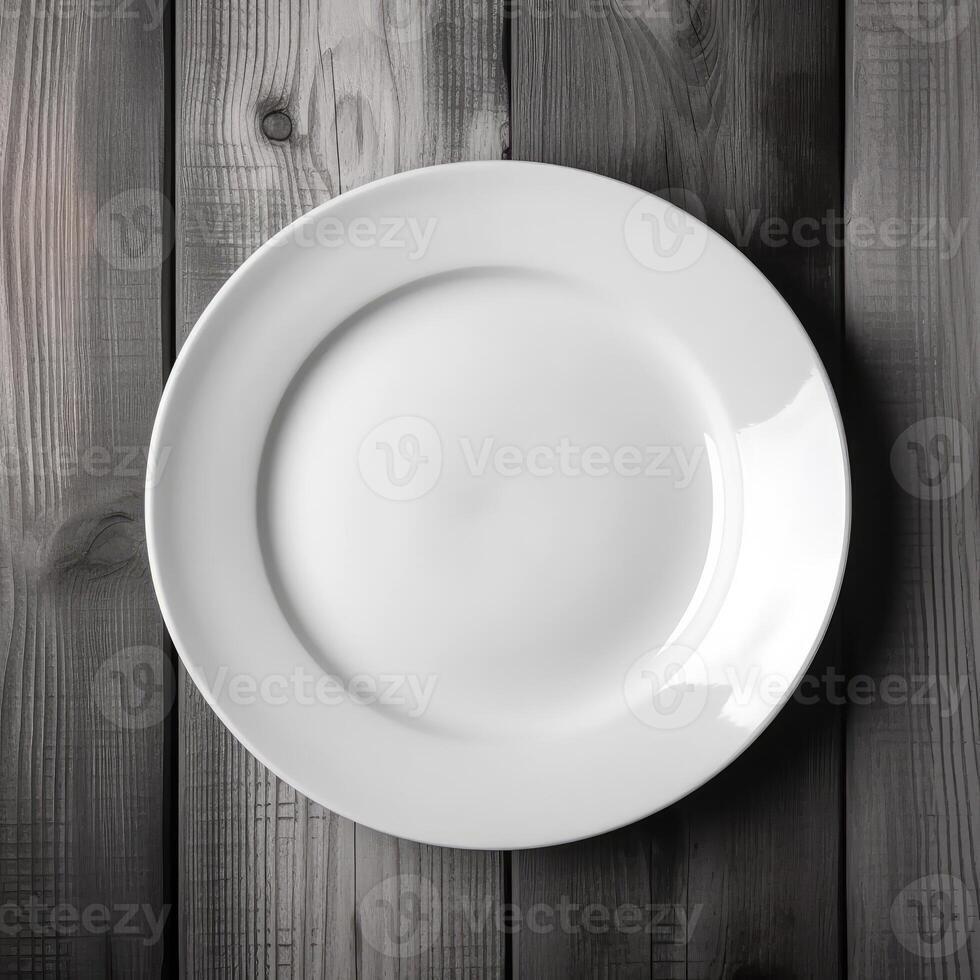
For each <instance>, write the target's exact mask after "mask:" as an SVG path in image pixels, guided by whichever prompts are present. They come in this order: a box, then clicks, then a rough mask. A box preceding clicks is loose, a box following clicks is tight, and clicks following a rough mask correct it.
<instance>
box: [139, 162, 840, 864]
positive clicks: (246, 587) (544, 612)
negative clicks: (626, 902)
mask: <svg viewBox="0 0 980 980" xmlns="http://www.w3.org/2000/svg"><path fill="white" fill-rule="evenodd" d="M151 459H152V460H154V465H153V467H152V468H151V472H150V474H149V477H148V488H147V496H146V513H147V534H148V541H149V553H150V561H151V567H152V571H153V580H154V582H155V584H156V588H157V592H158V594H159V597H160V601H161V605H162V607H163V611H164V616H165V618H166V622H167V625H168V626H169V628H170V631H171V634H172V636H173V639H174V641H175V643H176V645H177V649H178V650H179V651H180V654H181V656H182V658H183V660H184V663H185V665H186V666H187V669H188V671H189V673H190V675H191V677H192V678H193V679H194V681H195V683H196V684H197V685H198V686H199V687H200V689H201V690H202V692H203V693H204V695H205V697H206V698H207V699H208V701H209V702H210V703H211V705H212V706H213V708H214V709H215V711H217V713H218V715H219V716H220V717H221V719H222V720H223V721H224V722H225V724H226V725H227V726H228V727H229V728H230V729H231V730H232V731H233V732H234V733H235V734H236V735H237V737H238V738H239V739H240V740H241V741H242V743H243V744H244V745H245V746H246V747H247V748H248V749H249V750H250V751H251V752H253V753H254V754H255V755H256V756H257V757H258V758H259V759H260V760H261V761H262V762H263V763H264V764H265V765H266V766H268V767H269V768H270V769H272V770H273V771H274V772H276V773H277V774H279V775H280V776H282V777H283V778H285V779H286V780H288V781H289V782H290V783H292V784H293V785H294V786H295V787H296V788H297V789H299V790H300V791H301V792H303V793H305V794H306V795H307V796H310V797H312V798H313V799H315V800H318V801H320V802H322V803H323V804H325V805H326V806H327V807H329V808H330V809H332V810H334V811H336V812H338V813H341V814H344V815H346V816H348V817H351V818H353V819H355V820H358V821H361V822H363V823H365V824H368V825H370V826H372V827H375V828H378V829H380V830H383V831H387V832H389V833H392V834H398V835H400V836H403V837H408V838H413V839H417V840H422V841H428V842H433V843H437V844H446V845H454V846H463V847H488V848H489V847H508V848H510V847H530V846H536V845H541V844H547V843H555V842H559V841H565V840H572V839H575V838H579V837H584V836H587V835H591V834H595V833H598V832H600V831H603V830H608V829H611V828H613V827H616V826H619V825H622V824H625V823H627V822H629V821H632V820H635V819H637V818H640V817H642V816H644V815H646V814H648V813H651V812H653V811H655V810H657V809H659V808H661V807H663V806H666V805H667V804H669V803H671V802H672V801H674V800H676V799H678V798H679V797H681V796H683V795H684V794H686V793H688V792H690V791H691V790H692V789H694V788H695V787H697V786H699V785H700V784H701V783H703V782H705V780H707V779H708V778H709V777H711V776H712V775H713V774H715V773H717V772H718V771H719V770H720V769H722V768H723V767H724V766H725V765H726V764H727V763H728V762H730V761H731V760H732V759H733V758H734V757H735V756H737V755H738V754H739V753H740V752H741V751H742V750H743V749H744V748H745V747H746V746H747V745H748V744H749V743H750V742H751V741H752V740H753V739H754V738H755V737H756V736H757V735H758V734H759V733H760V731H762V729H763V728H765V726H766V724H767V723H768V722H769V721H770V720H771V718H772V717H773V716H774V715H775V714H776V712H777V711H778V709H779V708H780V706H781V705H782V704H783V703H784V702H785V700H786V699H787V698H788V697H789V696H790V694H791V693H792V690H793V688H794V686H795V685H796V683H797V682H798V680H799V679H800V677H801V676H802V674H803V672H804V671H805V669H806V667H807V665H808V664H809V662H810V659H811V657H812V655H813V653H814V651H815V649H816V647H817V645H818V643H819V641H820V638H821V636H822V634H823V632H824V629H825V627H826V625H827V621H828V619H829V617H830V613H831V610H832V608H833V605H834V602H835V599H836V596H837V592H838V588H839V584H840V579H841V574H842V570H843V564H844V558H845V553H846V547H847V536H848V520H849V487H848V468H847V461H846V453H845V446H844V438H843V434H842V428H841V422H840V417H839V415H838V411H837V407H836V404H835V401H834V397H833V394H832V391H831V388H830V386H829V384H828V381H827V378H826V375H825V373H824V371H823V368H822V367H821V365H820V362H819V360H818V358H817V355H816V354H815V352H814V350H813V347H812V346H811V344H810V342H809V340H808V339H807V337H806V335H805V334H804V332H803V330H802V329H801V327H800V324H799V322H798V321H797V320H796V318H795V317H794V316H793V314H792V313H791V311H790V310H789V308H788V307H787V305H786V304H785V303H784V302H783V300H782V299H781V298H780V297H779V295H778V294H777V293H776V291H775V290H774V289H773V288H772V286H770V285H769V283H768V282H767V281H766V280H765V279H764V278H763V277H762V276H761V275H760V274H759V273H758V272H757V271H756V269H755V268H754V267H753V266H752V265H751V264H750V263H749V262H748V261H747V260H746V259H744V258H743V257H742V256H741V255H740V254H739V253H738V252H737V251H736V250H735V249H733V248H732V247H731V246H729V245H728V244H727V243H726V242H725V241H724V240H723V239H721V238H720V237H719V236H717V235H715V234H714V233H712V232H710V231H709V230H708V229H707V228H706V227H705V226H704V225H702V224H700V223H698V222H696V221H695V220H694V219H692V218H690V217H688V216H687V215H686V214H685V213H684V212H682V211H679V210H677V209H676V208H674V207H672V206H671V205H669V204H667V203H665V202H664V201H662V200H660V199H659V198H656V197H651V196H649V195H647V194H643V193H641V192H640V191H638V190H636V189H635V188H632V187H629V186H627V185H625V184H620V183H617V182H615V181H611V180H607V179H604V178H600V177H596V176H594V175H591V174H587V173H583V172H580V171H576V170H569V169H564V168H559V167H550V166H544V165H538V164H526V163H511V162H498V163H474V164H455V165H451V166H444V167H434V168H430V169H426V170H419V171H415V172H412V173H405V174H401V175H399V176H397V177H392V178H390V179H387V180H382V181H379V182H377V183H374V184H371V185H369V186H367V187H364V188H362V189H360V190H357V191H354V192H352V193H349V194H345V195H343V196H342V197H339V198H337V199H336V200H333V201H331V202H329V203H328V204H326V205H324V206H322V207H320V208H318V209H317V210H315V211H313V212H311V213H310V214H308V215H306V216H305V217H303V218H301V219H300V220H299V221H297V222H295V223H294V224H293V225H291V226H289V227H288V228H287V229H285V230H284V231H283V232H281V233H280V234H279V235H277V236H276V237H275V238H274V239H273V240H272V241H270V242H269V243H268V244H266V245H265V246H264V247H263V248H261V249H259V251H258V252H257V253H256V254H255V255H253V256H252V257H251V258H250V259H249V260H248V261H247V262H246V263H245V264H244V265H243V266H242V268H241V269H240V270H239V271H238V272H237V273H236V274H235V275H234V276H233V277H232V278H231V279H230V280H229V282H228V283H227V284H226V285H225V286H224V287H223V288H222V289H221V291H220V292H219V294H218V296H217V297H216V298H215V300H214V301H213V302H212V303H211V305H210V306H209V307H208V309H207V311H206V312H205V313H204V315H203V316H202V317H201V320H200V322H199V323H198V324H197V327H196V328H195V329H194V331H193V333H192V335H191V337H190V339H189V341H188V342H187V344H186V345H185V347H184V349H183V351H182V352H181V354H180V357H179V358H178V360H177V364H176V367H175V369H174V371H173V374H172V376H171V379H170V382H169V384H168V385H167V389H166V392H165V394H164V398H163V402H162V404H161V407H160V412H159V416H158V418H157V422H156V427H155V429H154V433H153V444H152V447H151Z"/></svg>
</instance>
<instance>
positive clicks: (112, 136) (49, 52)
mask: <svg viewBox="0 0 980 980" xmlns="http://www.w3.org/2000/svg"><path fill="white" fill-rule="evenodd" d="M165 48H166V37H165V30H164V29H163V25H162V22H161V21H160V20H158V19H156V17H155V16H154V15H153V12H152V11H149V10H146V9H141V10H140V11H134V16H133V17H130V18H125V19H123V18H119V17H106V16H104V15H103V16H100V15H99V14H98V12H95V11H93V10H91V9H90V8H89V6H88V5H84V4H77V5H68V6H65V7H64V8H61V7H57V6H45V7H44V8H43V9H42V8H41V7H40V6H37V5H34V4H18V5H12V6H10V7H8V8H5V10H4V12H3V16H2V18H0V744H2V746H3V750H2V752H0V914H2V920H0V921H2V929H0V975H3V976H59V977H62V976H64V977H68V976H70V977H79V978H86V977H92V978H103V977H107V976H120V977H121V976H154V975H160V972H161V965H162V962H163V955H164V947H163V943H162V942H161V941H160V934H159V932H158V931H157V927H158V926H159V925H161V924H162V923H163V922H165V921H166V917H167V912H168V909H167V907H166V902H167V901H168V896H167V884H166V881H167V875H166V855H165V832H164V822H165V809H166V808H165V784H166V780H167V778H168V777H167V765H168V761H167V756H166V739H165V734H164V717H165V715H166V713H167V710H168V708H169V704H170V702H169V698H168V695H172V692H173V688H172V685H170V686H169V687H168V686H167V680H168V675H171V674H172V667H171V665H170V662H169V659H168V656H167V653H166V652H165V651H166V647H165V635H164V633H163V630H162V625H161V622H160V617H159V613H158V611H157V608H156V603H155V600H154V597H153V589H152V586H151V583H150V579H149V572H148V569H147V560H146V549H145V544H144V536H143V529H142V509H143V507H142V491H143V483H144V471H145V462H146V451H147V443H148V440H149V434H150V426H151V423H152V419H153V413H154V410H155V408H156V403H157V399H158V397H159V393H160V388H161V383H162V356H161V262H162V260H163V258H164V257H165V255H166V254H167V251H168V249H167V247H166V242H165V235H164V227H165V224H166V222H165V209H166V205H165V203H164V202H163V200H162V199H161V196H160V191H161V186H162V181H163V175H164V165H163V160H164V137H165V125H164V93H165V87H164V73H165V57H166V51H165Z"/></svg>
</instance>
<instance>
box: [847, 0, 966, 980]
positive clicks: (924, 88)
mask: <svg viewBox="0 0 980 980" xmlns="http://www.w3.org/2000/svg"><path fill="white" fill-rule="evenodd" d="M976 15H977V11H976V9H975V5H973V4H949V5H935V6H932V5H926V4H922V5H921V7H920V5H918V4H905V3H889V2H884V0H851V2H849V3H848V5H847V18H848V29H849V35H850V42H851V43H850V51H849V71H850V77H849V85H848V106H847V108H848V121H849V122H848V129H849V140H848V154H847V181H846V183H847V208H848V213H849V215H850V219H851V224H850V227H851V228H852V229H853V230H855V232H856V233H855V234H854V235H852V236H850V238H849V241H848V246H847V249H846V275H847V279H846V283H847V290H846V294H847V309H846V336H847V353H848V387H849V392H850V393H851V394H850V401H851V403H852V405H851V414H852V416H853V417H854V419H855V421H856V422H857V423H858V435H857V437H856V440H855V441H856V445H855V447H854V450H853V452H852V455H853V457H854V459H855V497H856V504H857V509H856V512H855V527H856V528H859V529H860V532H859V535H858V536H857V537H856V540H855V553H854V556H853V564H854V570H855V578H859V579H860V580H861V581H862V582H864V583H865V587H864V588H863V589H859V588H855V590H854V592H853V595H851V596H850V597H849V604H848V617H849V629H850V631H851V635H850V636H849V642H850V645H851V648H852V649H851V670H852V672H853V673H854V674H855V676H857V675H863V676H867V677H868V678H869V679H870V680H869V683H870V685H871V689H872V690H873V691H874V692H875V695H876V696H875V698H874V699H873V701H872V702H871V703H867V704H854V705H852V706H851V707H850V709H849V712H848V730H847V731H848V739H847V746H848V751H847V794H848V803H849V805H848V822H847V836H848V847H847V854H848V861H847V897H848V904H847V909H848V915H847V921H848V940H849V941H848V963H849V966H850V973H851V975H852V976H855V977H879V976H881V977H884V976H887V977H889V978H896V980H898V978H905V977H970V976H977V975H978V972H980V930H978V928H977V914H976V913H977V901H978V896H980V880H978V879H980V871H978V863H980V854H978V848H977V839H978V836H980V759H978V749H977V746H978V743H980V721H978V715H980V711H978V705H977V636H978V627H980V603H978V601H977V600H978V595H980V582H978V578H980V575H978V572H980V567H978V522H980V516H978V510H980V501H978V489H977V475H976V472H975V470H976V466H977V455H976V454H977V437H978V399H977V394H978V380H977V379H978V362H977V315H978V288H980V287H978V279H977V254H978V245H980V233H978V217H980V197H978V190H977V188H978V186H980V182H978V176H980V174H978V167H980V165H978V159H980V154H978V150H980V123H978V118H977V104H978V97H980V63H978V57H977V51H978V43H980V24H978V22H977V16H976ZM869 586H870V587H869Z"/></svg>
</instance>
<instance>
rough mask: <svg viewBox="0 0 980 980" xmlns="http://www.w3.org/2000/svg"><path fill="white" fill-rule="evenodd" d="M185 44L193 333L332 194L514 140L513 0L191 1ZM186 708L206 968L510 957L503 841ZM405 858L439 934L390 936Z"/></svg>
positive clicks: (192, 923) (196, 962) (426, 971)
mask: <svg viewBox="0 0 980 980" xmlns="http://www.w3.org/2000/svg"><path fill="white" fill-rule="evenodd" d="M178 40H179V45H180V48H181V51H182V53H181V57H180V64H179V69H178V79H179V81H178V84H179V107H178V112H179V116H178V135H179V151H178V208H177V211H178V219H177V222H178V265H179V279H178V288H179V295H178V308H179V310H180V313H179V324H178V330H179V333H180V336H181V338H183V337H184V336H186V333H187V331H188V330H189V329H190V327H191V326H192V325H193V322H194V320H195V319H196V318H197V316H198V315H199V313H200V312H201V310H202V309H203V307H204V305H205V304H206V302H207V301H208V300H209V299H210V298H211V296H212V295H213V294H214V292H215V291H216V290H217V288H218V287H219V286H220V285H221V283H222V282H223V281H224V279H225V278H227V276H228V275H229V274H230V273H231V272H232V271H233V270H234V269H235V268H236V267H237V266H238V265H239V264H240V263H241V262H242V260H243V259H244V258H245V257H246V256H247V255H248V254H249V253H250V252H251V251H252V250H253V249H254V248H255V247H257V246H258V245H259V244H260V243H261V242H262V241H264V240H265V239H266V238H268V237H269V236H270V235H271V234H272V233H273V232H275V231H277V230H278V229H279V228H280V227H282V226H283V225H285V224H286V223H288V221H290V220H291V219H293V218H295V217H296V216H298V215H299V214H301V213H303V212H304V211H307V210H309V208H311V207H312V206H313V205H315V204H317V203H319V202H321V201H323V200H326V199H328V198H330V197H332V196H333V195H335V194H337V193H339V192H340V191H342V190H347V189H350V188H352V187H355V186H357V185H359V184H362V183H364V182H366V181H368V180H371V179H374V178H376V177H381V176H385V175H387V174H391V173H395V172H397V171H400V170H404V169H408V168H410V167H415V166H422V165H425V164H430V163H438V162H446V161H450V160H458V159H470V158H481V157H494V158H496V157H499V156H500V154H501V140H502V138H503V137H505V136H506V132H505V130H506V121H507V100H506V87H505V79H504V77H503V73H502V69H501V65H500V62H499V43H500V8H499V6H498V5H497V4H496V3H491V4H487V5H486V6H485V8H484V9H481V10H476V11H471V10H470V9H469V8H468V6H466V5H462V4H458V3H453V4H450V3H448V2H447V3H444V4H443V3H438V4H437V3H433V4H431V5H418V4H416V3H407V2H406V3H401V2H399V3H395V2H385V3H382V2H380V0H378V2H375V0H370V2H369V0H343V2H335V0H330V2H327V0H323V2H321V3H319V4H317V3H315V2H309V0H290V2H288V3H282V4H278V3H276V4H273V3H258V4H245V3H236V2H227V0H226V2H224V3H220V4H212V3H205V2H203V0H191V2H188V3H187V4H186V5H185V6H184V7H183V8H182V13H181V16H180V19H179V25H178ZM276 113H279V114H278V115H275V114H276ZM270 114H274V115H272V118H269V117H270ZM263 120H265V125H264V126H263ZM287 134H288V135H287ZM283 136H286V138H285V139H283V138H281V137H283ZM180 711H181V745H180V766H181V802H182V807H181V812H182V814H183V819H182V828H181V840H182V854H181V879H180V880H181V925H182V940H181V957H182V964H183V966H184V968H185V971H186V973H187V975H188V976H198V975H229V973H230V972H232V971H233V972H234V973H235V975H236V976H259V975H265V974H266V973H271V972H276V971H278V972H281V973H283V974H284V975H304V976H305V975H313V976H324V975H326V976H336V977H343V978H347V977H351V976H354V975H355V971H357V975H358V976H361V977H372V976H381V975H384V976H434V975H442V973H443V971H444V970H445V969H449V968H451V969H452V971H453V975H456V976H474V977H476V976H493V975H495V974H498V973H500V972H501V969H502V967H501V961H502V949H503V939H502V936H501V935H500V934H499V932H497V931H496V930H493V929H487V930H484V929H483V927H482V925H481V924H480V923H479V922H478V921H475V920H473V919H471V918H470V917H469V915H468V913H466V912H465V911H464V906H465V907H466V908H467V909H468V908H471V907H472V908H483V907H489V908H494V907H496V905H497V903H498V901H499V894H500V887H501V861H500V857H499V856H498V855H492V854H491V855H473V854H469V853H467V852H460V851H443V850H441V849H438V848H430V847H423V846H421V845H417V844H411V843H408V842H400V841H395V840H393V839H391V838H385V837H384V836H383V835H380V834H376V833H374V832H373V831H369V830H366V829H365V828H359V827H358V828H355V827H354V825H353V824H351V823H350V822H348V821H346V820H342V819H340V818H338V817H337V816H335V815H333V814H330V813H329V812H328V811H326V810H324V809H323V808H322V807H320V806H318V805H316V804H313V803H311V802H310V801H308V800H306V799H304V798H303V797H301V796H300V795H299V794H298V793H296V792H295V791H294V790H292V788H291V787H289V786H287V785H286V784H285V783H283V782H281V781H280V780H277V779H276V778H275V777H274V776H272V775H271V774H270V773H268V772H267V771H265V770H264V769H263V768H262V767H261V766H260V765H259V764H258V763H257V762H256V761H255V760H254V759H252V758H251V757H250V756H249V755H248V753H246V752H245V751H244V750H243V749H242V748H241V746H240V745H238V743H237V742H236V741H235V740H234V738H233V737H232V736H231V735H230V734H229V733H227V732H226V731H225V730H224V729H223V728H222V726H221V724H220V723H219V722H218V721H217V719H216V718H215V717H214V716H213V714H212V713H211V712H210V710H209V709H208V708H207V706H206V705H205V703H204V701H203V699H202V698H201V697H200V695H199V694H198V693H197V692H196V691H195V690H194V689H193V686H192V685H191V684H190V682H189V681H187V680H186V678H185V679H184V682H183V683H182V688H181V696H180ZM405 868H412V869H414V871H413V872H412V873H414V874H415V875H416V877H415V878H414V879H412V880H413V881H415V882H419V881H421V880H422V877H420V876H424V881H425V884H424V885H421V886H420V887H424V888H426V889H427V890H426V892H425V894H426V896H427V897H430V898H431V896H433V895H434V896H436V897H435V899H434V901H435V902H436V907H437V910H438V916H437V919H438V922H439V923H440V926H439V929H438V931H437V932H436V933H435V934H434V935H431V936H429V938H428V939H427V940H426V944H425V946H424V947H421V946H418V945H417V944H416V945H412V944H411V943H409V944H408V945H407V946H406V947H404V948H403V947H402V946H401V945H400V944H399V943H397V942H396V943H395V944H394V945H392V944H391V942H390V938H389V936H390V934H389V930H390V929H391V928H401V925H402V923H403V922H404V920H405V917H406V916H411V915H417V912H416V911H414V910H415V909H416V906H415V905H414V904H413V905H412V906H411V908H409V905H408V903H409V902H413V903H414V901H415V899H414V897H413V896H412V895H411V894H410V892H411V889H410V888H409V889H408V890H406V889H405V888H404V887H403V885H404V884H405V879H404V877H402V878H399V875H404V874H406V873H407V872H406V871H405V870H404V869H405ZM430 885H431V887H430ZM392 923H394V924H395V926H394V927H393V926H392ZM430 940H431V941H430Z"/></svg>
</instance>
